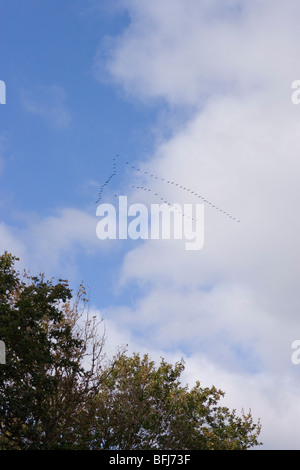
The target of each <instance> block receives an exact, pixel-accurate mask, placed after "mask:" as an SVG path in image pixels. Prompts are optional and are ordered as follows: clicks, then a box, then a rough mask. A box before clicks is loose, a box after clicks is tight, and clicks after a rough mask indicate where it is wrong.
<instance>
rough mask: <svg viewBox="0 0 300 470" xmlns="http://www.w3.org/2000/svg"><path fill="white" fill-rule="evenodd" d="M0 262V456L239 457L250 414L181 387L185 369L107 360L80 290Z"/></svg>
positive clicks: (213, 394)
mask: <svg viewBox="0 0 300 470" xmlns="http://www.w3.org/2000/svg"><path fill="white" fill-rule="evenodd" d="M15 261H16V258H15V257H13V256H12V255H10V254H9V253H4V255H2V256H0V339H1V340H3V341H4V342H5V345H6V364H0V450H9V449H18V450H21V449H99V450H101V449H120V450H125V449H139V450H144V449H159V450H179V449H181V450H184V449H186V450H193V449H199V450H200V449H211V450H216V449H226V450H235V449H248V448H250V447H253V446H256V445H258V444H259V442H258V440H257V438H258V435H259V433H260V425H259V423H258V424H254V423H253V419H252V416H251V413H248V414H244V413H243V412H242V415H241V416H237V414H236V411H235V410H233V411H230V410H229V409H228V408H226V407H222V406H219V405H218V403H219V401H220V399H221V398H222V396H223V392H222V391H221V390H217V389H216V388H215V387H212V388H201V386H200V383H199V382H197V383H196V385H195V386H194V387H193V388H192V389H189V388H188V386H182V385H181V380H180V379H181V374H182V372H183V370H184V363H183V362H182V361H181V362H178V363H176V364H175V365H170V364H168V363H166V362H165V360H164V359H161V362H160V364H159V365H158V366H157V365H156V364H155V363H154V362H153V361H151V360H150V359H149V357H148V356H147V355H145V356H143V357H141V356H140V355H139V354H133V355H132V356H130V357H129V356H128V355H126V353H125V352H121V353H119V354H116V355H115V357H114V358H113V359H112V360H111V361H109V362H108V361H107V360H106V358H105V355H104V354H103V345H104V336H103V335H99V332H98V326H99V324H98V323H97V322H96V319H95V318H94V317H93V318H92V319H90V317H89V314H88V311H86V305H87V299H86V298H85V295H86V292H85V290H84V288H83V286H80V288H79V291H78V292H77V294H76V296H75V298H73V297H72V292H71V290H70V288H69V287H68V282H67V281H64V280H59V281H58V282H57V283H54V282H53V280H45V277H44V275H40V276H37V277H32V276H29V275H27V274H26V273H24V275H23V276H21V275H20V273H18V272H16V271H15V269H14V265H15Z"/></svg>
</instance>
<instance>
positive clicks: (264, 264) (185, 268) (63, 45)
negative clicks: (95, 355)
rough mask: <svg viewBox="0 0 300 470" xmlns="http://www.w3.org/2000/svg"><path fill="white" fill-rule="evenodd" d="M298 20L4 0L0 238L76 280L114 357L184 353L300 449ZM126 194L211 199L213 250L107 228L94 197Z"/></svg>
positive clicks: (269, 10)
mask: <svg viewBox="0 0 300 470" xmlns="http://www.w3.org/2000/svg"><path fill="white" fill-rule="evenodd" d="M299 15H300V4H299V1H298V0H285V1H283V0H272V1H271V0H263V1H262V0H163V1H161V0H152V1H151V2H149V1H147V0H116V1H114V2H109V1H108V0H63V1H62V0H26V2H24V1H23V0H10V1H9V2H8V1H5V0H0V18H1V28H0V80H1V81H2V82H3V83H4V84H5V103H3V96H2V95H1V94H0V101H1V97H2V102H1V104H0V217H1V218H0V247H1V252H4V251H5V250H6V251H9V252H11V253H13V254H14V255H15V256H18V257H19V258H20V261H19V262H18V267H19V269H20V270H21V269H23V268H26V269H27V270H29V271H30V272H31V273H33V274H36V273H39V272H44V273H45V274H46V275H47V276H49V277H53V276H54V277H57V278H63V279H68V280H69V282H70V285H71V286H72V288H73V289H74V292H75V291H76V289H77V287H78V286H79V284H80V283H81V282H82V281H83V282H84V284H85V285H86V287H87V290H88V293H89V297H90V308H91V310H92V311H93V312H94V313H95V314H96V315H98V316H99V318H104V322H105V327H106V335H107V348H108V350H109V352H111V353H113V352H114V351H115V350H116V348H117V347H118V346H122V345H125V344H127V345H128V351H129V352H133V351H136V352H140V353H149V355H150V356H151V357H152V358H153V359H155V360H158V361H159V359H160V357H164V358H165V359H167V360H169V361H170V362H172V363H174V362H176V361H178V360H180V359H181V358H184V360H185V366H186V368H185V372H184V377H183V380H184V381H185V382H186V383H188V384H189V385H191V386H192V385H193V384H194V383H195V381H196V380H200V383H201V385H202V386H212V385H215V386H216V387H218V388H220V389H222V390H223V391H224V392H225V397H224V399H223V401H222V403H224V404H225V405H227V406H229V407H230V408H235V409H237V411H238V412H239V411H240V410H241V409H244V410H245V411H248V410H249V409H251V412H252V415H253V417H254V420H257V419H258V418H260V419H261V424H262V432H261V436H260V438H261V440H262V442H263V446H262V447H260V448H261V449H300V443H299V433H300V424H299V423H300V401H299V390H300V364H298V363H297V362H298V361H297V359H298V356H297V350H296V349H293V347H292V345H293V343H294V342H295V341H296V340H298V339H299V338H300V324H299V313H300V289H299V282H300V281H299V280H300V263H299V261H300V260H299V239H300V223H299V217H298V213H299V200H300V185H299V177H300V176H299V175H300V105H299V106H298V104H297V102H295V100H293V99H292V96H293V92H294V91H295V90H294V89H293V88H292V84H293V82H294V81H296V80H300V53H299V47H298V44H299V41H300V30H299V25H298V18H299ZM2 91H3V89H2ZM151 175H152V176H151ZM175 183H176V184H175ZM101 188H103V191H102V192H101V193H100V191H101ZM141 188H143V189H141ZM144 188H148V189H149V191H148V190H147V191H146V190H144ZM184 188H185V189H184ZM188 189H189V190H190V191H188ZM192 191H193V193H192ZM100 194H101V201H100V202H99V195H100ZM120 195H123V196H127V198H128V203H130V204H135V203H138V204H144V205H145V206H146V207H150V205H151V204H155V203H160V201H161V200H162V199H164V200H166V201H168V202H169V203H170V204H175V203H176V204H179V205H181V207H184V204H187V205H189V204H191V205H195V204H199V203H202V204H203V207H204V245H203V247H202V249H199V250H191V251H189V250H186V249H185V248H184V243H183V240H171V239H170V240H163V239H159V240H152V239H143V240H142V239H138V240H132V239H129V238H128V239H124V240H121V239H108V240H100V239H99V238H98V237H97V234H96V227H97V224H98V222H99V216H97V214H96V211H97V207H98V206H99V204H102V203H107V204H112V205H115V206H116V207H117V203H118V196H120ZM295 344H296V345H297V343H295ZM295 344H294V345H295ZM299 357H300V355H299ZM293 358H296V360H293Z"/></svg>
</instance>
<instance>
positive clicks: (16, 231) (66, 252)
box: [0, 208, 109, 279]
mask: <svg viewBox="0 0 300 470" xmlns="http://www.w3.org/2000/svg"><path fill="white" fill-rule="evenodd" d="M96 224H97V219H96V217H95V216H92V215H91V214H90V213H88V212H85V211H83V210H79V209H74V208H64V209H61V210H57V211H53V214H52V215H47V216H45V217H40V216H37V215H32V214H22V215H19V217H18V216H17V215H15V220H14V224H11V225H8V224H4V223H2V224H1V226H0V235H1V236H0V240H1V249H2V252H3V251H4V250H6V251H9V252H11V253H12V254H13V255H15V256H18V257H20V258H21V259H20V263H21V267H22V268H26V269H30V270H31V272H34V273H35V274H36V273H37V272H41V271H42V272H45V274H46V275H48V276H50V277H51V276H53V275H54V273H58V275H61V276H62V277H64V278H65V277H66V276H67V277H68V279H73V278H74V276H75V277H76V274H78V261H77V256H79V255H80V254H82V253H84V254H85V255H86V256H89V255H91V254H95V253H100V252H102V253H103V250H108V249H109V245H108V244H106V243H102V244H101V243H100V242H99V240H98V239H97V236H96Z"/></svg>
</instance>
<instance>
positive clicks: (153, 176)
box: [96, 155, 240, 222]
mask: <svg viewBox="0 0 300 470" xmlns="http://www.w3.org/2000/svg"><path fill="white" fill-rule="evenodd" d="M116 156H118V155H116ZM126 165H127V166H128V167H130V168H131V169H132V170H134V171H136V172H139V173H140V174H144V175H145V176H146V177H150V178H152V179H154V180H158V181H162V182H163V183H165V184H169V185H173V186H174V187H176V188H177V189H180V190H181V191H185V192H187V193H189V194H192V195H193V196H195V197H197V198H198V199H200V200H202V201H203V202H204V203H205V204H209V205H210V206H211V207H213V208H214V209H215V210H217V211H219V212H221V213H223V214H224V215H226V217H229V218H230V219H232V220H234V221H235V222H240V220H238V219H236V218H235V217H233V216H232V215H230V214H229V213H228V212H226V211H224V210H223V209H221V208H220V207H218V206H216V205H215V204H213V203H212V202H210V201H209V200H207V199H205V198H204V197H203V196H201V195H200V194H199V193H197V192H196V191H194V190H193V189H192V188H188V187H186V186H183V185H182V184H180V183H177V182H176V181H172V180H168V179H167V178H162V177H160V176H157V175H155V174H153V173H151V172H148V171H143V170H141V169H140V168H137V167H136V166H134V165H131V164H130V163H129V162H126ZM116 174H117V164H116V158H113V171H112V173H111V175H110V176H109V177H108V179H107V180H106V181H105V183H104V184H103V185H102V186H101V188H100V191H99V197H98V200H97V201H96V203H99V202H100V201H101V199H102V194H103V191H104V189H105V187H106V186H107V185H108V184H109V183H110V181H111V179H112V178H113V177H114V176H115V175H116ZM131 187H132V188H134V189H139V190H143V191H148V192H153V193H154V191H153V190H152V189H150V188H146V187H145V186H136V185H131ZM114 196H115V197H118V195H117V194H115V195H114ZM154 196H156V197H159V198H160V200H161V201H162V202H163V203H165V204H168V205H169V206H174V210H179V209H178V207H177V206H175V205H173V204H171V203H170V202H169V201H167V200H166V199H165V198H164V197H162V196H161V194H159V193H157V192H156V193H154ZM179 211H180V210H179ZM180 212H182V211H180ZM182 215H183V216H185V217H188V218H190V219H192V220H195V221H196V220H197V219H194V218H193V217H190V216H187V215H185V214H184V213H182Z"/></svg>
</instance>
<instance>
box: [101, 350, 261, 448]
mask: <svg viewBox="0 0 300 470" xmlns="http://www.w3.org/2000/svg"><path fill="white" fill-rule="evenodd" d="M183 370H184V363H183V361H180V362H177V363H176V364H175V365H174V366H172V365H171V364H168V363H167V362H166V361H165V360H164V359H161V363H160V364H159V365H158V366H156V365H155V363H154V362H153V361H151V360H150V359H149V357H148V355H144V356H143V357H141V356H140V355H139V354H133V356H132V357H128V356H126V354H123V355H121V357H119V360H118V361H117V363H116V364H115V367H114V369H113V371H112V373H111V374H109V375H108V377H107V380H106V381H104V382H103V384H102V389H101V391H100V393H99V396H98V397H97V401H98V407H97V410H96V411H97V423H98V430H99V431H100V430H101V431H100V432H99V433H98V435H97V439H96V441H95V448H103V449H118V450H122V449H125V450H127V449H128V450H129V449H131V450H132V449H135V450H143V449H152V450H153V449H158V450H159V449H161V450H204V449H205V450H206V449H207V450H217V449H218V450H246V449H248V448H250V447H253V446H256V445H259V442H258V440H257V438H258V435H259V433H260V425H259V423H258V424H254V423H253V419H252V416H251V413H250V412H249V413H248V414H244V413H242V416H241V417H238V416H237V415H236V411H235V410H233V411H230V410H229V409H228V408H227V407H222V406H218V402H219V400H220V398H221V397H223V395H224V393H223V392H222V391H221V390H217V389H216V388H215V387H212V388H201V386H200V382H197V383H196V385H195V386H194V387H193V388H192V389H191V390H189V389H188V386H185V387H183V386H182V385H181V382H180V376H181V374H182V372H183Z"/></svg>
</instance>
